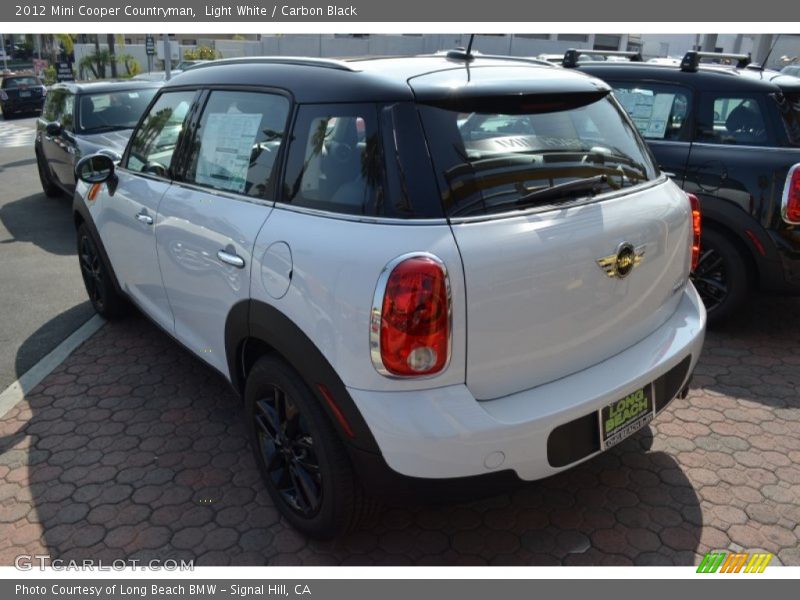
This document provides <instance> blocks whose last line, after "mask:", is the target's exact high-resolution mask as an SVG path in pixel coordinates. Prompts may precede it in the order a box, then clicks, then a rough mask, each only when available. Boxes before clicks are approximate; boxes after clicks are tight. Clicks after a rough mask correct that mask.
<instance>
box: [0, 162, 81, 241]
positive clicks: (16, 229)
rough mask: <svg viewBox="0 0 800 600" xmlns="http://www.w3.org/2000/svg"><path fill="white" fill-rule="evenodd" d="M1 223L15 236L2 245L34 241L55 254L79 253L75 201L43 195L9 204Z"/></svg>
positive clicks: (0, 212)
mask: <svg viewBox="0 0 800 600" xmlns="http://www.w3.org/2000/svg"><path fill="white" fill-rule="evenodd" d="M34 162H35V160H34ZM0 222H2V223H3V226H4V227H5V228H6V229H7V230H8V232H9V234H10V235H11V237H10V238H8V239H0V244H17V243H24V242H30V243H32V244H36V245H37V246H39V247H40V248H41V249H42V250H44V251H45V252H49V253H51V254H59V255H69V254H75V233H74V229H75V227H74V225H73V221H72V202H71V201H70V199H69V198H68V197H67V196H57V197H55V198H51V197H48V196H45V195H44V194H43V193H41V192H40V193H38V194H32V195H30V196H26V197H25V198H20V199H19V200H16V201H14V202H9V203H7V204H4V205H2V206H0Z"/></svg>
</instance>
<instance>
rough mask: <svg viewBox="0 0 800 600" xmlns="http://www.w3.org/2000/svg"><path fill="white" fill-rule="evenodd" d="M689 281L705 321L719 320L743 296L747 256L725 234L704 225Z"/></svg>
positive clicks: (735, 308)
mask: <svg viewBox="0 0 800 600" xmlns="http://www.w3.org/2000/svg"><path fill="white" fill-rule="evenodd" d="M692 283H694V286H695V288H697V291H698V293H699V294H700V297H701V298H702V299H703V304H705V307H706V310H707V311H708V322H709V324H711V325H714V324H717V323H721V322H722V321H724V320H726V319H728V318H729V317H731V316H732V315H733V314H735V313H736V312H737V311H738V310H739V309H740V308H741V307H742V305H743V304H744V302H745V300H746V299H747V295H748V288H749V265H748V262H747V258H746V257H745V256H743V255H742V253H741V252H740V251H739V249H738V248H737V247H736V245H735V244H734V243H733V242H732V241H731V240H730V239H728V237H727V236H725V235H724V234H722V233H719V232H717V231H715V230H713V229H705V230H704V231H703V237H702V239H701V241H700V260H699V261H698V263H697V268H696V269H695V270H694V271H693V272H692Z"/></svg>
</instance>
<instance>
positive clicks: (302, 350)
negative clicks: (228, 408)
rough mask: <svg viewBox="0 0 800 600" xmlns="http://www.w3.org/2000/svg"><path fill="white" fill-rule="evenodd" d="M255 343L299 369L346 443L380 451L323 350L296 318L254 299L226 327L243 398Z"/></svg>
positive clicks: (233, 311)
mask: <svg viewBox="0 0 800 600" xmlns="http://www.w3.org/2000/svg"><path fill="white" fill-rule="evenodd" d="M253 342H259V343H260V344H263V345H265V346H267V347H269V348H270V350H272V351H274V352H276V353H277V354H278V355H280V356H281V357H283V358H284V359H285V360H286V361H287V362H288V363H289V364H290V365H292V367H294V368H295V369H296V370H297V372H298V373H299V374H300V376H301V377H302V378H303V380H304V381H305V382H306V384H307V385H308V387H309V389H311V391H312V392H313V393H314V396H315V397H316V398H317V400H318V401H319V403H320V406H322V409H323V410H324V411H325V413H326V414H327V415H328V417H329V418H330V419H331V422H332V423H333V424H334V427H335V429H336V431H337V433H338V434H339V436H340V438H341V440H342V441H343V442H345V443H346V444H348V445H350V446H354V447H356V448H358V449H360V450H362V451H366V452H370V453H379V452H380V450H379V449H378V444H377V442H376V441H375V438H374V437H373V435H372V432H371V431H370V429H369V427H368V426H367V423H366V421H365V420H364V417H363V416H362V415H361V411H359V410H358V407H356V404H355V402H354V401H353V399H352V397H351V396H350V394H349V392H348V391H347V388H346V387H345V385H344V382H342V380H341V379H340V378H339V376H338V375H337V373H336V371H335V370H334V368H333V367H332V366H331V364H330V362H328V360H327V359H326V358H325V356H324V355H323V354H322V352H321V351H320V350H319V348H317V346H316V345H315V344H314V342H312V341H311V339H310V338H309V337H308V336H307V335H306V334H305V333H304V332H303V330H302V329H300V327H298V326H297V325H296V324H295V323H294V322H293V321H292V320H291V319H289V318H288V317H287V316H286V315H284V314H283V313H282V312H281V311H279V310H278V309H277V308H275V307H274V306H270V305H269V304H266V303H265V302H261V301H259V300H252V299H251V300H244V301H242V302H239V303H237V304H236V305H234V306H233V308H232V309H231V310H230V312H229V313H228V318H227V320H226V322H225V351H226V355H227V362H228V370H229V372H230V379H231V384H232V385H233V387H234V389H235V390H237V391H238V392H239V394H240V395H243V392H244V385H245V377H246V373H245V368H246V365H245V363H244V359H245V357H246V352H247V347H246V345H247V344H248V343H253ZM317 384H323V385H324V386H325V387H327V389H328V391H330V393H331V395H332V396H333V398H334V400H335V402H336V404H337V406H338V408H339V410H340V411H341V412H342V414H343V415H344V418H345V419H346V420H347V422H348V424H349V425H350V428H351V429H352V432H353V433H354V434H355V435H354V437H352V438H351V437H349V436H348V435H347V434H346V433H345V432H344V431H343V429H342V427H341V426H340V425H339V422H338V420H337V417H336V415H335V414H334V413H333V411H332V410H331V408H330V407H329V406H328V403H327V402H326V401H325V399H324V398H323V397H322V395H321V393H320V391H319V389H318V388H317Z"/></svg>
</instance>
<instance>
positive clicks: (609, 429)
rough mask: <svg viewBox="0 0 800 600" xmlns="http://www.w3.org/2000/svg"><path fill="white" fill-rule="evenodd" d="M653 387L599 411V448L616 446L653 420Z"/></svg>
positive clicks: (650, 386)
mask: <svg viewBox="0 0 800 600" xmlns="http://www.w3.org/2000/svg"><path fill="white" fill-rule="evenodd" d="M654 415H655V411H654V410H653V386H652V385H649V384H648V385H646V386H644V387H643V388H641V389H639V390H636V391H635V392H633V393H631V394H628V395H627V396H625V397H624V398H622V399H620V400H617V401H615V402H612V403H611V404H609V405H608V406H604V407H603V408H601V409H600V413H599V415H598V418H599V419H600V448H601V449H602V450H606V449H608V448H611V447H612V446H616V445H617V444H619V443H620V442H621V441H622V440H624V439H625V438H626V437H628V436H629V435H631V434H632V433H634V432H635V431H638V430H639V429H641V428H642V427H644V426H645V425H647V424H648V423H649V422H650V421H652V420H653V416H654Z"/></svg>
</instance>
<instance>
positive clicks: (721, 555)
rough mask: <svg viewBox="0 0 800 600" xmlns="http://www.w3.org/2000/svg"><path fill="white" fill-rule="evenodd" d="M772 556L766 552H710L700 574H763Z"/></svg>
mask: <svg viewBox="0 0 800 600" xmlns="http://www.w3.org/2000/svg"><path fill="white" fill-rule="evenodd" d="M771 560H772V554H769V553H766V552H755V553H753V554H750V553H749V552H736V553H731V552H708V553H707V554H706V555H705V556H704V557H703V560H702V561H701V562H700V565H699V566H698V567H697V572H698V573H717V572H719V573H739V572H742V573H763V572H764V569H766V568H767V565H768V564H769V561H771Z"/></svg>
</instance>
